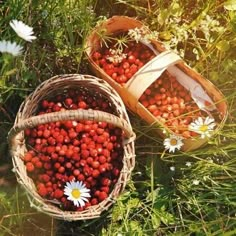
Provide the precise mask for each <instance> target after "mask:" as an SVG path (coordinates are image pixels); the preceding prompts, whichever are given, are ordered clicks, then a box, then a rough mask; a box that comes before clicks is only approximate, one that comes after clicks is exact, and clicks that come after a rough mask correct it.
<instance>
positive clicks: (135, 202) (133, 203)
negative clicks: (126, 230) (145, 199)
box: [127, 198, 140, 209]
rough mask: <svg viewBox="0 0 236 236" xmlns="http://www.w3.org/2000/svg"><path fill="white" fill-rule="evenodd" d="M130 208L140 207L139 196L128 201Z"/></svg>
mask: <svg viewBox="0 0 236 236" xmlns="http://www.w3.org/2000/svg"><path fill="white" fill-rule="evenodd" d="M127 207H128V208H130V209H131V208H134V207H140V200H139V199H138V198H133V199H130V200H129V201H128V203H127Z"/></svg>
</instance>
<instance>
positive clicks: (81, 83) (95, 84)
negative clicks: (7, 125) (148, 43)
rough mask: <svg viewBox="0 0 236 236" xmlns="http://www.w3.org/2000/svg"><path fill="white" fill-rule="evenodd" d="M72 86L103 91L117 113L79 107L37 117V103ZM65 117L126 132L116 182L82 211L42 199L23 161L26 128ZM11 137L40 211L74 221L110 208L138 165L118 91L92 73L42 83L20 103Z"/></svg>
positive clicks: (20, 176)
mask: <svg viewBox="0 0 236 236" xmlns="http://www.w3.org/2000/svg"><path fill="white" fill-rule="evenodd" d="M70 88H73V89H75V88H76V89H77V88H78V89H80V90H83V89H85V90H91V91H94V92H95V93H97V94H100V96H101V97H104V98H106V99H108V100H109V102H110V103H111V105H112V107H113V108H114V114H110V113H106V112H102V111H98V110H82V109H78V110H67V111H60V112H53V113H48V114H43V115H38V116H34V114H36V112H37V109H38V104H39V102H40V101H41V100H42V99H45V98H50V97H53V96H55V95H57V94H60V92H63V91H65V90H67V89H70ZM62 120H93V121H105V122H107V123H110V124H113V125H114V126H117V127H119V128H122V129H123V131H124V133H125V137H124V140H123V149H124V156H123V168H122V169H121V172H120V176H119V179H118V181H117V183H116V184H115V186H114V187H113V189H112V191H111V193H110V194H109V196H108V198H107V199H105V200H103V201H102V202H100V203H99V204H97V205H94V206H90V207H88V208H86V209H85V210H83V211H63V210H61V209H59V208H58V207H57V206H55V205H54V204H52V201H51V200H46V199H43V198H42V197H41V196H40V195H39V194H38V193H37V190H36V187H35V184H34V182H33V180H32V179H31V178H30V177H29V176H28V175H27V171H26V168H25V165H24V161H23V160H22V158H23V156H24V154H25V153H26V152H27V147H26V142H25V137H24V130H25V129H27V128H32V127H35V126H37V125H39V124H45V123H49V122H55V121H62ZM8 139H9V145H10V151H11V155H12V160H13V165H14V171H15V174H16V176H17V180H18V182H19V183H20V184H21V185H22V186H23V187H24V188H25V190H26V191H27V193H28V198H29V200H30V203H31V205H32V206H33V207H35V208H37V209H38V210H39V211H41V212H44V213H46V214H48V215H50V216H52V217H54V218H58V219H63V220H68V221H74V220H85V219H92V218H96V217H99V216H100V214H101V212H102V211H104V210H107V209H108V208H109V207H110V206H111V205H112V204H113V203H114V201H115V200H116V198H117V197H118V196H119V195H120V193H121V192H122V191H123V190H124V188H125V186H126V183H127V181H128V180H129V179H130V175H131V172H132V170H133V168H134V165H135V150H134V140H135V134H134V133H133V131H132V127H131V125H130V121H129V118H128V115H127V113H126V110H125V107H124V105H123V102H122V100H121V99H120V97H119V95H118V94H117V93H116V91H114V89H112V88H111V87H110V86H109V85H108V84H107V83H106V82H104V81H103V80H101V79H98V78H96V77H93V76H90V75H78V74H72V75H63V76H61V75H60V76H55V77H53V78H51V79H49V80H47V81H45V82H44V83H42V84H41V85H40V86H39V87H38V88H37V89H36V90H35V91H34V92H33V93H32V94H31V95H30V96H29V97H28V98H27V99H26V100H25V102H24V103H22V105H21V106H20V109H19V111H18V114H17V117H16V120H15V123H14V126H13V128H12V129H11V130H10V132H9V136H8Z"/></svg>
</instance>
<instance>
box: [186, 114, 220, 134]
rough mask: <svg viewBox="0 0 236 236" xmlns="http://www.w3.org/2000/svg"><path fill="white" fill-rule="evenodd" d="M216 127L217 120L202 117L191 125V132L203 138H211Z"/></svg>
mask: <svg viewBox="0 0 236 236" xmlns="http://www.w3.org/2000/svg"><path fill="white" fill-rule="evenodd" d="M215 126H216V123H215V120H214V119H213V118H210V117H209V116H207V117H206V118H205V120H203V118H202V117H198V119H197V120H195V121H193V122H192V123H191V124H190V125H189V130H190V131H193V132H195V133H198V134H200V135H201V138H205V137H210V136H211V133H212V132H213V129H214V127H215Z"/></svg>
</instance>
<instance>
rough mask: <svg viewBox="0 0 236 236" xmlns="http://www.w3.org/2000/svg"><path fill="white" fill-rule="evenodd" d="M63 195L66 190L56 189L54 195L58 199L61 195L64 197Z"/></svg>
mask: <svg viewBox="0 0 236 236" xmlns="http://www.w3.org/2000/svg"><path fill="white" fill-rule="evenodd" d="M63 195H64V192H63V191H62V190H60V189H56V190H55V191H54V197H55V198H57V199H60V198H61V197H63Z"/></svg>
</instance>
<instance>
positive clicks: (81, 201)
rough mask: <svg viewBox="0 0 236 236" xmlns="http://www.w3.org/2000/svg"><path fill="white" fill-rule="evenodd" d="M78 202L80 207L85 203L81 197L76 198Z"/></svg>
mask: <svg viewBox="0 0 236 236" xmlns="http://www.w3.org/2000/svg"><path fill="white" fill-rule="evenodd" d="M78 202H79V204H80V206H81V207H83V206H84V205H85V202H84V201H83V200H81V199H78Z"/></svg>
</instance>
